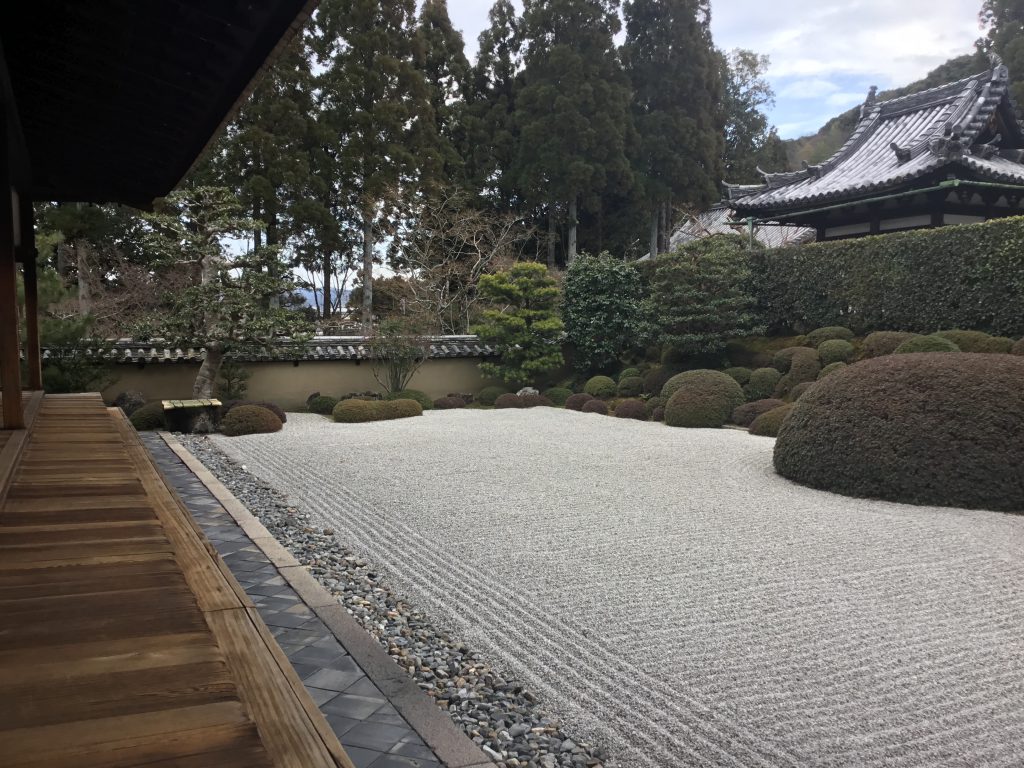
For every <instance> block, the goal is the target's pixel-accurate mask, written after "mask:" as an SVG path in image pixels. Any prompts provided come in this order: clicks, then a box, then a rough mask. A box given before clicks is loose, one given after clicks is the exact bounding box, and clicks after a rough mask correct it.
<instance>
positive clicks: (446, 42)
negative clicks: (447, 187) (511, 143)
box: [416, 0, 470, 184]
mask: <svg viewBox="0 0 1024 768" xmlns="http://www.w3.org/2000/svg"><path fill="white" fill-rule="evenodd" d="M416 65H417V67H418V68H419V70H420V71H421V72H422V73H423V76H424V78H425V79H426V83H427V86H428V88H429V89H430V107H431V112H432V113H433V119H434V125H435V130H436V132H437V138H438V151H439V152H440V154H441V159H442V161H443V163H444V167H443V168H442V170H441V180H443V182H444V183H446V184H458V183H461V182H462V181H463V180H464V178H465V161H464V159H463V157H462V155H461V153H462V152H463V151H464V150H465V148H466V146H467V143H468V142H467V138H466V132H465V121H464V119H463V113H464V111H465V106H466V94H467V91H468V90H469V87H470V65H469V59H467V58H466V43H465V41H464V40H463V39H462V33H461V32H459V31H458V30H457V29H455V27H453V26H452V20H451V17H450V16H449V15H448V0H425V2H424V3H423V9H422V10H421V11H420V19H419V25H418V27H417V29H416Z"/></svg>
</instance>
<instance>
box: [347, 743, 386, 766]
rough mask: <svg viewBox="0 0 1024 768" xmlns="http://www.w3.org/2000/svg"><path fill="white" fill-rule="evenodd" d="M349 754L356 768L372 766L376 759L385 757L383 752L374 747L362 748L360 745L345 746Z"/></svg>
mask: <svg viewBox="0 0 1024 768" xmlns="http://www.w3.org/2000/svg"><path fill="white" fill-rule="evenodd" d="M345 751H346V752H348V756H349V757H351V758H352V763H353V764H354V765H355V767H356V768H370V765H372V764H373V762H374V761H375V760H379V759H380V758H382V757H384V755H383V754H381V753H380V752H377V751H376V750H373V749H362V748H360V747H351V748H350V747H345Z"/></svg>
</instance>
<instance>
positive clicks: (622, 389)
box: [617, 376, 644, 397]
mask: <svg viewBox="0 0 1024 768" xmlns="http://www.w3.org/2000/svg"><path fill="white" fill-rule="evenodd" d="M617 391H618V395H619V397H639V396H640V395H641V394H642V393H643V391H644V380H643V379H641V378H640V377H639V376H627V377H626V378H624V379H619V388H618V390H617Z"/></svg>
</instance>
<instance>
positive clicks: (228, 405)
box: [220, 400, 288, 424]
mask: <svg viewBox="0 0 1024 768" xmlns="http://www.w3.org/2000/svg"><path fill="white" fill-rule="evenodd" d="M240 405H258V406H259V407H260V408H266V409H267V410H268V411H270V412H271V413H273V414H274V415H275V416H277V418H278V419H280V420H281V423H282V424H285V423H287V422H288V414H286V413H285V412H284V409H283V408H282V407H281V406H279V405H278V404H277V403H271V402H269V401H267V400H225V401H223V402H222V403H221V408H220V414H221V417H224V416H227V415H228V414H229V413H231V411H232V410H234V409H235V408H237V407H238V406H240Z"/></svg>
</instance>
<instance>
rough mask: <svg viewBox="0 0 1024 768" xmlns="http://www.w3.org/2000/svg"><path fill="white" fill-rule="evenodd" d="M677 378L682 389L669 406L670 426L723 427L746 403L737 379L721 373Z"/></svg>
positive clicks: (696, 373)
mask: <svg viewBox="0 0 1024 768" xmlns="http://www.w3.org/2000/svg"><path fill="white" fill-rule="evenodd" d="M676 378H677V379H678V386H677V388H676V391H675V393H674V394H673V395H672V396H671V397H670V398H669V400H668V405H666V406H665V423H666V424H668V425H669V426H670V427H720V426H722V425H723V424H725V423H726V422H727V421H728V420H729V417H730V416H732V412H733V411H734V410H736V409H737V408H738V407H739V406H740V405H742V404H743V402H744V401H745V400H746V398H745V397H744V395H743V389H742V388H741V387H740V385H739V384H737V383H736V380H735V379H734V378H732V377H731V376H726V375H725V374H724V373H722V372H721V371H709V370H699V371H687V372H686V373H682V374H680V375H679V377H676ZM670 383H671V382H670ZM666 386H667V385H666Z"/></svg>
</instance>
